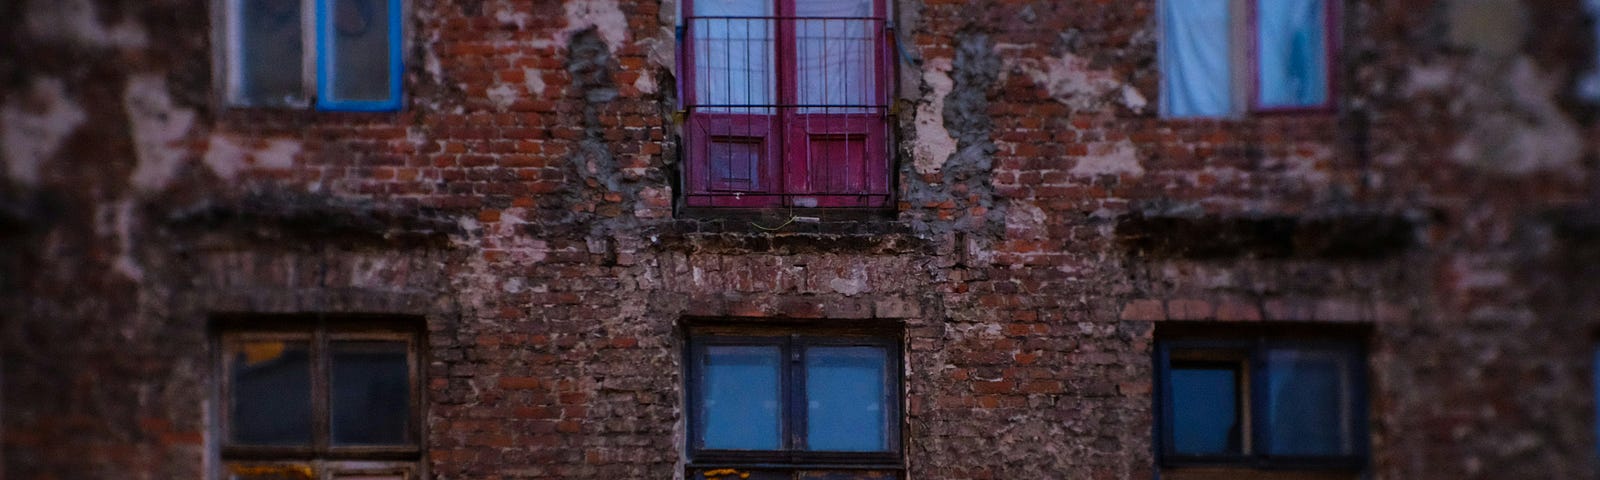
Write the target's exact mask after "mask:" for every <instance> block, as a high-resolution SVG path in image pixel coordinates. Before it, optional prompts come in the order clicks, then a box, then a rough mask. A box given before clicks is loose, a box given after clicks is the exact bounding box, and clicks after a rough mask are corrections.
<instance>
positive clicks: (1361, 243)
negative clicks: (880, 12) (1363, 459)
mask: <svg viewBox="0 0 1600 480" xmlns="http://www.w3.org/2000/svg"><path fill="white" fill-rule="evenodd" d="M207 3H208V2H204V1H201V0H158V1H131V0H64V1H62V2H45V1H42V0H24V1H20V2H17V1H14V2H5V3H0V32H4V33H3V34H0V38H3V39H4V41H0V144H3V145H0V146H3V147H4V148H3V149H0V159H3V160H4V163H5V167H6V168H5V170H4V176H3V182H4V183H0V252H3V253H0V305H3V306H4V307H5V308H3V309H0V312H3V313H0V333H3V335H0V340H3V341H0V348H3V358H4V361H3V363H0V364H3V367H0V368H4V372H3V373H4V375H3V376H0V379H3V382H4V385H3V386H0V392H3V395H0V404H3V406H4V408H3V409H0V423H3V426H4V428H3V436H0V441H3V450H0V451H3V464H4V468H3V471H4V472H3V473H4V475H5V476H7V477H10V478H16V479H24V478H109V477H113V476H116V477H134V478H201V477H203V476H204V475H205V473H204V472H205V470H206V469H207V468H208V465H214V462H216V461H217V458H216V456H215V450H214V443H215V441H216V439H215V438H214V435H215V430H214V427H215V426H214V425H212V424H211V422H210V420H208V418H209V417H208V415H209V413H208V412H213V411H214V410H215V409H216V408H219V407H218V406H217V405H216V404H215V401H214V399H213V397H212V393H211V392H212V391H213V389H214V387H215V385H214V380H213V379H214V378H215V373H214V372H213V369H214V366H213V365H211V361H210V358H211V357H210V354H211V352H210V349H211V348H212V347H211V345H210V343H209V342H210V340H209V337H208V333H207V319H208V318H209V317H210V316H211V315H215V314H219V313H259V314H273V313H297V312H323V313H390V314H404V315H412V316H418V317H421V318H424V319H426V323H427V332H428V333H427V343H428V349H427V350H428V354H427V356H428V360H429V361H428V364H427V365H426V366H425V370H426V376H427V382H426V398H427V405H426V411H427V417H426V422H425V423H426V437H425V438H426V441H425V442H424V443H425V446H426V452H427V454H426V463H427V464H428V468H429V470H430V473H431V475H432V476H433V477H435V478H671V477H675V476H681V475H683V471H682V465H683V462H684V458H683V457H684V453H683V452H684V448H683V438H684V436H685V435H686V432H685V427H684V413H683V412H684V405H683V399H682V396H681V395H682V385H683V379H682V378H680V377H681V376H682V373H681V372H682V367H681V365H680V363H681V361H682V353H681V344H682V341H683V337H682V327H683V322H684V320H685V319H689V318H740V319H744V320H745V321H748V322H750V323H752V324H761V323H762V322H771V321H778V320H792V319H800V320H804V321H808V322H814V323H817V324H828V325H840V324H851V323H853V322H865V323H872V322H884V321H888V322H896V323H899V324H903V329H904V332H905V333H904V335H905V339H904V341H905V343H904V344H905V358H904V362H905V382H904V383H905V392H904V397H905V402H906V410H905V411H906V415H905V428H904V430H905V437H906V444H905V451H904V454H905V465H906V468H907V472H908V477H911V478H974V479H987V478H1010V477H1019V476H1038V477H1048V478H1150V477H1151V476H1152V475H1153V473H1154V472H1155V471H1156V468H1155V460H1154V458H1153V454H1152V446H1151V444H1152V438H1151V437H1152V435H1151V428H1152V423H1153V422H1154V416H1153V414H1152V399H1151V395H1152V390H1153V380H1152V378H1153V374H1154V373H1153V366H1152V360H1151V358H1152V357H1151V355H1152V348H1153V343H1154V339H1155V338H1156V336H1157V335H1158V334H1159V333H1160V332H1162V331H1163V330H1164V329H1169V328H1172V325H1178V324H1182V325H1205V326H1214V328H1216V329H1218V330H1219V331H1227V330H1228V329H1230V328H1238V327H1240V326H1241V325H1238V324H1251V325H1259V324H1268V325H1284V324H1295V325H1301V326H1305V325H1310V326H1311V327H1310V328H1312V329H1315V328H1316V326H1317V325H1322V324H1329V323H1331V324H1338V325H1354V328H1356V329H1358V330H1360V331H1363V332H1367V333H1366V335H1367V338H1368V339H1369V350H1370V352H1371V355H1370V358H1369V365H1368V367H1369V370H1370V373H1371V375H1370V377H1371V383H1372V384H1371V392H1370V394H1371V395H1370V396H1371V398H1370V399H1369V400H1370V403H1371V409H1372V416H1371V417H1372V418H1371V422H1370V429H1371V438H1370V441H1371V446H1372V455H1371V465H1370V467H1369V468H1368V470H1367V471H1368V472H1369V473H1370V474H1371V475H1372V476H1373V477H1374V478H1538V477H1561V478H1568V477H1582V476H1588V475H1591V474H1592V473H1593V472H1594V471H1595V468H1596V465H1595V463H1594V458H1593V457H1594V455H1593V450H1594V448H1593V445H1594V442H1595V439H1594V438H1593V434H1592V428H1591V425H1592V424H1593V421H1594V418H1593V413H1592V412H1593V411H1594V404H1593V402H1594V400H1593V398H1592V395H1591V386H1590V385H1589V380H1588V379H1589V378H1590V376H1589V374H1590V369H1591V368H1592V367H1591V365H1589V359H1590V352H1591V349H1592V348H1593V346H1594V334H1595V332H1596V331H1597V330H1596V319H1595V317H1594V315H1593V314H1591V313H1589V312H1593V311H1595V308H1594V307H1596V306H1597V305H1595V303H1596V299H1597V298H1600V287H1596V286H1594V282H1592V281H1591V280H1590V279H1592V278H1593V277H1594V274H1595V272H1594V270H1595V268H1594V267H1592V265H1595V264H1596V263H1595V262H1594V260H1595V259H1596V250H1597V248H1596V245H1600V242H1597V241H1596V238H1600V236H1597V235H1596V232H1597V231H1600V228H1597V225H1600V220H1597V217H1595V215H1594V214H1592V213H1591V212H1588V209H1589V208H1590V207H1593V206H1594V205H1595V200H1594V199H1595V195H1596V194H1597V193H1600V190H1597V189H1596V185H1595V184H1594V179H1593V178H1591V171H1592V170H1593V168H1594V166H1595V165H1594V161H1595V158H1596V156H1595V155H1596V153H1597V145H1596V144H1595V141H1594V140H1593V139H1594V138H1600V131H1597V130H1596V129H1597V127H1596V124H1595V122H1594V118H1595V108H1594V104H1592V103H1586V102H1584V101H1582V100H1581V99H1579V98H1577V97H1576V96H1575V95H1574V94H1573V93H1572V92H1573V85H1574V83H1575V81H1576V79H1577V78H1578V76H1579V75H1581V74H1582V73H1583V72H1584V71H1586V70H1587V69H1589V68H1591V67H1593V66H1592V65H1591V63H1592V62H1591V61H1590V60H1589V59H1590V58H1592V57H1593V55H1592V48H1593V46H1592V45H1593V43H1594V42H1593V40H1594V39H1593V38H1592V35H1591V34H1590V33H1589V32H1590V29H1589V28H1588V25H1587V23H1586V22H1588V21H1589V20H1586V19H1585V18H1584V17H1583V16H1582V15H1577V14H1574V13H1573V12H1578V11H1581V9H1580V6H1579V3H1580V2H1578V1H1577V0H1551V1H1543V2H1531V1H1530V2H1519V1H1516V0H1493V1H1474V2H1469V1H1446V0H1438V1H1422V0H1383V1H1380V0H1350V1H1346V2H1343V3H1342V4H1341V5H1342V11H1343V16H1342V21H1341V23H1342V25H1343V26H1342V36H1343V39H1344V48H1342V49H1341V52H1340V55H1339V57H1340V61H1339V64H1338V71H1337V73H1338V79H1339V80H1338V87H1337V92H1338V93H1337V96H1338V102H1337V103H1338V108H1336V109H1335V110H1334V111H1329V112H1312V113H1299V114H1272V115H1247V116H1244V117H1242V118H1237V119H1227V120H1173V119H1164V118H1162V117H1161V116H1160V115H1159V114H1158V113H1157V112H1156V111H1155V110H1156V108H1155V106H1156V105H1157V103H1158V102H1157V99H1158V97H1159V88H1158V85H1159V82H1160V80H1159V79H1160V72H1159V71H1158V68H1157V65H1158V64H1157V61H1156V55H1157V45H1158V42H1159V41H1160V39H1159V34H1158V29H1157V28H1156V19H1155V2H1154V1H1153V0H1140V1H1118V2H1106V1H1092V0H1072V1H1039V2H1012V1H992V2H976V1H972V2H968V1H961V2H955V1H943V0H922V1H900V2H897V6H896V17H897V22H898V24H899V30H898V32H899V34H900V35H901V38H902V39H903V41H904V42H905V44H904V48H905V50H906V54H905V58H904V59H902V61H900V62H898V65H899V66H898V68H899V84H898V85H897V89H898V94H897V97H896V101H897V102H898V108H897V111H899V112H900V114H899V117H898V118H897V124H896V125H895V130H896V135H897V137H898V138H899V139H900V141H899V145H898V148H897V150H898V151H897V152H896V158H897V164H896V184H897V185H898V189H899V190H898V191H897V192H896V197H897V201H898V202H897V203H898V205H897V207H896V208H895V209H894V211H893V212H891V213H890V214H887V215H885V216H883V217H881V218H869V219H861V218H847V217H838V218H834V217H831V216H824V218H822V221H821V222H818V223H797V224H792V225H790V226H786V227H785V228H783V229H781V230H779V231H775V232H771V231H766V230H762V229H758V228H755V227H753V226H752V224H759V225H777V224H780V223H783V221H784V220H785V219H786V218H787V217H788V212H787V211H776V210H774V211H768V212H761V213H760V214H758V215H755V216H753V217H735V216H723V215H716V214H709V215H683V214H675V212H674V209H673V205H674V196H675V195H676V194H677V192H676V191H675V186H674V180H673V179H674V178H676V176H677V175H678V173H677V169H678V168H680V165H681V159H680V158H679V154H678V152H679V148H680V145H679V143H678V141H677V138H678V127H677V125H676V124H675V123H674V112H675V110H676V103H675V102H676V100H675V95H676V94H675V90H676V88H677V87H676V82H677V81H678V80H677V77H676V76H675V71H674V68H675V67H674V55H675V53H674V49H675V45H674V42H675V40H674V31H673V28H674V25H675V23H676V20H675V15H676V12H677V9H678V6H677V5H675V4H674V3H673V2H648V1H628V0H570V1H565V2H558V1H553V0H535V1H531V2H512V1H503V0H411V1H410V2H409V9H408V11H407V15H406V17H405V25H406V29H407V33H406V37H407V39H408V44H407V45H406V48H405V56H404V60H405V65H406V70H405V81H404V84H405V91H406V99H405V102H404V108H403V110H402V111H401V112H400V113H392V114H391V113H384V114H356V113H324V112H314V111H309V110H307V111H300V110H281V109H280V110H275V109H241V108H227V107H224V106H222V105H221V103H220V102H219V101H218V100H217V98H218V94H217V93H216V90H215V88H214V83H215V81H214V76H215V74H214V73H213V72H214V69H213V66H212V64H211V62H210V61H209V59H211V58H212V55H213V51H214V49H215V48H216V45H215V44H214V37H213V36H212V30H211V28H212V27H211V18H210V17H209V16H208V15H206V14H205V12H207V11H208V5H207ZM1201 328H1207V327H1201Z"/></svg>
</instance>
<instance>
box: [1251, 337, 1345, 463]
mask: <svg viewBox="0 0 1600 480" xmlns="http://www.w3.org/2000/svg"><path fill="white" fill-rule="evenodd" d="M1354 368H1357V366H1356V365H1354V364H1353V363H1352V362H1351V357H1350V356H1349V355H1348V352H1345V351H1342V350H1336V349H1327V350H1312V349H1274V350H1271V351H1269V352H1268V353H1267V388H1268V389H1269V390H1268V392H1267V418H1266V421H1267V428H1268V429H1269V434H1268V436H1269V437H1271V441H1270V442H1269V443H1268V448H1267V453H1269V454H1272V455H1351V454H1354V453H1355V451H1354V450H1355V445H1354V441H1353V440H1354V432H1352V431H1351V427H1350V425H1351V423H1352V417H1353V416H1354V415H1355V412H1353V411H1351V405H1352V403H1353V401H1354V399H1353V398H1351V395H1353V394H1354V392H1352V391H1351V390H1352V389H1353V388H1354V381H1353V379H1352V378H1351V375H1352V374H1353V371H1354V370H1353V369H1354Z"/></svg>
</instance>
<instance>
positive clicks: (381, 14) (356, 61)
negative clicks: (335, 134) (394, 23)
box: [325, 0, 396, 101]
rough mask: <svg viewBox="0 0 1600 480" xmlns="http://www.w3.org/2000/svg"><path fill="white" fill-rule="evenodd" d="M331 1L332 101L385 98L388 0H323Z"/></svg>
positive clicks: (388, 94)
mask: <svg viewBox="0 0 1600 480" xmlns="http://www.w3.org/2000/svg"><path fill="white" fill-rule="evenodd" d="M325 1H330V2H332V4H331V5H329V8H328V12H327V13H328V14H329V15H331V17H330V20H329V23H330V25H329V26H328V28H329V29H330V30H332V31H331V32H326V33H327V35H328V36H327V39H328V40H327V41H329V42H330V43H331V50H330V51H329V54H330V55H332V56H333V58H332V62H330V63H331V64H332V71H331V72H328V74H329V75H331V76H332V82H331V83H332V86H333V91H332V92H329V93H330V94H332V95H333V98H334V99H335V100H340V101H343V100H369V101H370V100H388V99H390V98H393V97H394V92H392V91H391V90H390V88H391V87H392V85H390V78H389V75H390V70H389V69H390V65H391V62H393V61H394V59H392V58H390V55H389V53H390V42H393V41H396V39H394V38H390V36H391V35H394V33H395V32H391V31H389V16H390V15H393V12H390V11H389V8H390V7H391V5H390V3H391V2H390V0H325Z"/></svg>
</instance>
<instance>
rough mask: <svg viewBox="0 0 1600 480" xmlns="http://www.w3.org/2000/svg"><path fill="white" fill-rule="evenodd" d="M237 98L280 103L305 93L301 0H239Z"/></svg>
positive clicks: (288, 102)
mask: <svg viewBox="0 0 1600 480" xmlns="http://www.w3.org/2000/svg"><path fill="white" fill-rule="evenodd" d="M235 1H236V2H237V3H235V4H234V8H235V12H236V14H235V15H236V16H237V18H234V19H233V21H234V22H235V23H234V26H235V29H236V31H235V33H234V38H233V41H234V42H236V43H235V45H234V49H233V50H234V51H232V52H229V54H230V55H232V56H233V57H234V61H235V62H238V63H236V64H235V65H234V66H233V68H234V70H235V71H234V72H233V75H234V76H235V77H234V78H232V79H231V81H232V82H233V83H234V94H235V95H236V98H234V99H233V100H234V101H235V102H239V103H243V104H246V105H268V106H280V105H291V104H294V103H297V102H298V101H299V100H300V99H301V98H302V90H301V89H302V79H301V71H302V69H301V63H300V62H301V59H302V58H303V50H302V47H301V36H300V34H301V30H300V22H301V16H300V0H235Z"/></svg>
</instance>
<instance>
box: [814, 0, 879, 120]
mask: <svg viewBox="0 0 1600 480" xmlns="http://www.w3.org/2000/svg"><path fill="white" fill-rule="evenodd" d="M795 15H796V16H798V17H802V18H798V19H796V20H795V26H794V28H795V40H796V41H795V49H796V51H795V62H796V72H797V74H798V78H797V79H796V80H795V84H796V90H797V93H798V96H799V103H800V104H802V105H875V104H877V103H878V102H877V101H876V99H874V98H873V97H874V95H873V92H875V91H876V89H877V85H876V79H875V78H874V77H873V75H872V73H873V70H874V69H873V66H874V64H875V63H874V62H875V60H876V59H875V58H874V56H875V53H876V50H875V49H874V46H875V45H877V43H878V42H877V38H876V34H877V31H878V30H877V27H878V22H877V21H876V20H873V19H872V18H871V17H872V16H873V11H872V2H870V1H869V0H812V1H805V2H796V3H795ZM861 111H863V109H849V108H846V109H840V108H834V109H822V108H811V109H803V110H802V113H850V112H861Z"/></svg>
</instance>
